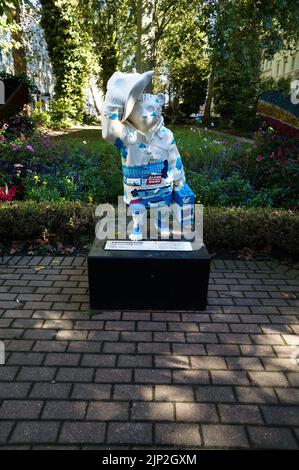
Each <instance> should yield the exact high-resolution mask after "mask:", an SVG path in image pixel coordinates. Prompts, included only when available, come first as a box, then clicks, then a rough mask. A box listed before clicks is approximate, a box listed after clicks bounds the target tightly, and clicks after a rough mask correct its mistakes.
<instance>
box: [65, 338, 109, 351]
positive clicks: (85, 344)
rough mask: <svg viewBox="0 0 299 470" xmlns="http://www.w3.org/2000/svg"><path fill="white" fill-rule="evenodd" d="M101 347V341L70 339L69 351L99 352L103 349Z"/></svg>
mask: <svg viewBox="0 0 299 470" xmlns="http://www.w3.org/2000/svg"><path fill="white" fill-rule="evenodd" d="M109 344H111V343H109ZM112 344H113V343H112ZM101 348H102V343H100V342H99V341H70V343H69V346H68V349H67V351H68V352H78V353H84V352H86V353H99V352H100V351H101ZM106 352H109V351H106Z"/></svg>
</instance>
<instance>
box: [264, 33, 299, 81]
mask: <svg viewBox="0 0 299 470" xmlns="http://www.w3.org/2000/svg"><path fill="white" fill-rule="evenodd" d="M261 75H262V78H264V79H268V78H273V79H274V80H279V79H280V78H287V79H290V80H291V81H292V80H298V79H299V41H298V43H297V45H296V46H295V47H294V49H292V50H282V51H280V52H278V53H277V54H275V56H274V57H273V58H272V60H264V61H263V63H262V67H261Z"/></svg>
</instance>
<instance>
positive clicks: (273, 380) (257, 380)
mask: <svg viewBox="0 0 299 470" xmlns="http://www.w3.org/2000/svg"><path fill="white" fill-rule="evenodd" d="M248 374H249V376H250V379H251V380H252V382H253V383H254V384H256V385H258V386H262V387H275V386H277V387H287V386H288V385H289V384H288V381H287V378H286V376H285V375H284V374H283V373H281V372H248Z"/></svg>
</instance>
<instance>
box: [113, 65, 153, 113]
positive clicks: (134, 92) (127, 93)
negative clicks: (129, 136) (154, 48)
mask: <svg viewBox="0 0 299 470" xmlns="http://www.w3.org/2000/svg"><path fill="white" fill-rule="evenodd" d="M153 73H154V71H153V70H149V71H148V72H144V73H123V72H114V74H113V75H112V76H111V77H110V78H109V80H108V83H107V94H106V97H105V102H106V103H107V104H109V105H114V106H119V107H121V106H124V112H123V116H122V121H125V120H126V119H127V118H128V116H129V115H130V114H131V112H132V109H133V107H134V104H135V103H136V101H137V99H138V98H139V97H140V95H141V94H142V93H143V92H144V90H145V88H146V87H147V85H148V84H149V82H150V81H151V78H152V76H153Z"/></svg>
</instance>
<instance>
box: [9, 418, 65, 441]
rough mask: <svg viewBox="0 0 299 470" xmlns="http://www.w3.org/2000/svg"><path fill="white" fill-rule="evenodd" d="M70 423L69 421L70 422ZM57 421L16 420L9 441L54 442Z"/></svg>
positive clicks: (56, 432) (57, 427)
mask: <svg viewBox="0 0 299 470" xmlns="http://www.w3.org/2000/svg"><path fill="white" fill-rule="evenodd" d="M70 424H71V423H70ZM58 429H59V423H57V422H53V421H52V422H48V423H46V422H42V421H27V422H18V423H17V425H16V428H15V429H14V431H13V433H12V436H11V438H10V441H9V442H10V443H31V444H36V443H40V442H44V443H47V444H48V443H50V442H56V440H57V435H58Z"/></svg>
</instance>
